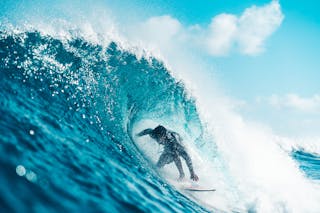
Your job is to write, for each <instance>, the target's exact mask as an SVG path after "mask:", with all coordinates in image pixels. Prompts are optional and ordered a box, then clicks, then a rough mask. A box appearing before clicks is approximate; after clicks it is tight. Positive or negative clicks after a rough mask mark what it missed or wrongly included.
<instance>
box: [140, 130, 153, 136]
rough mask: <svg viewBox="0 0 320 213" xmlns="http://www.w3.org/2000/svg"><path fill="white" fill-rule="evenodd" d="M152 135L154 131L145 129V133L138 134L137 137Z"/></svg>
mask: <svg viewBox="0 0 320 213" xmlns="http://www.w3.org/2000/svg"><path fill="white" fill-rule="evenodd" d="M151 133H152V129H145V130H143V131H141V132H140V133H138V134H137V136H139V137H141V136H144V135H150V134H151Z"/></svg>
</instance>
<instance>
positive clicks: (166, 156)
mask: <svg viewBox="0 0 320 213" xmlns="http://www.w3.org/2000/svg"><path fill="white" fill-rule="evenodd" d="M173 160H174V156H173V155H172V154H171V153H166V152H164V153H162V155H161V156H160V158H159V160H158V163H157V167H158V168H162V167H163V166H164V165H166V164H168V163H171V162H173Z"/></svg>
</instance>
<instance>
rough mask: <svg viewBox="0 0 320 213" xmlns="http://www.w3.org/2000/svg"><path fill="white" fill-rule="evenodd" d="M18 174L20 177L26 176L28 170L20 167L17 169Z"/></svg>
mask: <svg viewBox="0 0 320 213" xmlns="http://www.w3.org/2000/svg"><path fill="white" fill-rule="evenodd" d="M16 173H17V175H19V176H24V175H25V174H26V169H25V168H24V166H22V165H18V166H17V168H16Z"/></svg>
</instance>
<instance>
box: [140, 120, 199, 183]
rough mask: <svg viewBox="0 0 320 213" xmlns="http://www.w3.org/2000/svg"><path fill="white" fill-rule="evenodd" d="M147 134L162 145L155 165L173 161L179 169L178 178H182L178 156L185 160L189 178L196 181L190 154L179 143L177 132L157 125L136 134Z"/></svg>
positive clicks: (179, 138) (161, 165)
mask: <svg viewBox="0 0 320 213" xmlns="http://www.w3.org/2000/svg"><path fill="white" fill-rule="evenodd" d="M144 135H149V136H150V137H151V138H152V139H154V140H156V141H157V142H158V143H159V144H161V145H163V146H164V150H163V153H162V154H161V156H160V158H159V160H158V162H157V167H158V168H162V167H163V166H164V165H166V164H169V163H172V162H174V163H175V165H176V166H177V168H178V170H179V174H180V176H179V180H182V179H183V178H184V176H185V175H184V172H183V168H182V163H181V160H180V156H181V157H182V158H183V159H184V160H185V161H186V164H187V166H188V168H189V171H190V175H191V176H190V179H191V180H194V181H198V180H199V178H198V176H197V175H196V174H195V173H194V170H193V166H192V161H191V158H190V156H189V155H188V153H187V152H186V150H185V147H184V146H183V145H182V144H181V141H182V139H181V137H180V135H179V134H178V133H176V132H172V131H169V130H167V129H166V128H165V127H163V126H161V125H159V126H157V127H156V128H154V129H145V130H143V131H141V132H140V133H138V134H137V136H139V137H141V136H144Z"/></svg>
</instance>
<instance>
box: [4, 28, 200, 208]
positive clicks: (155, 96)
mask: <svg viewBox="0 0 320 213" xmlns="http://www.w3.org/2000/svg"><path fill="white" fill-rule="evenodd" d="M0 81H1V92H0V96H1V104H0V114H1V119H0V126H1V137H0V141H1V146H0V164H1V170H2V171H1V175H0V194H1V197H0V209H1V212H22V211H23V212H29V211H30V212H43V211H51V210H54V211H59V212H66V211H73V212H77V211H85V212H101V211H103V212H117V211H123V212H126V211H144V212H150V211H151V212H191V211H196V212H205V211H206V210H205V209H203V208H202V207H201V206H199V205H198V204H196V203H194V202H193V201H191V200H190V199H188V198H187V197H185V196H184V195H182V194H180V193H179V192H177V191H176V190H174V189H173V188H172V187H171V186H170V185H168V184H166V183H165V182H164V181H163V179H162V178H161V177H160V176H159V174H158V173H157V172H156V170H155V169H154V168H153V166H152V165H151V164H150V163H149V162H148V161H147V160H146V159H145V157H144V156H143V154H142V153H140V152H139V150H138V149H137V148H136V146H135V145H134V143H133V141H132V128H133V126H134V124H135V123H136V122H139V121H140V120H142V119H154V120H157V119H160V118H162V119H164V118H165V117H167V118H169V117H170V118H171V121H172V122H173V123H174V122H175V120H174V119H176V121H177V122H180V124H181V125H183V127H184V129H189V131H191V130H190V129H191V128H190V125H192V129H196V131H200V129H201V125H200V122H199V118H198V114H197V111H196V108H195V104H194V101H193V100H192V99H190V98H188V97H187V96H186V93H185V90H184V87H183V84H181V83H179V82H177V81H176V80H175V79H174V78H172V77H171V75H170V74H169V72H168V71H167V70H166V68H165V67H164V66H163V64H162V63H161V62H159V61H157V60H155V59H153V58H143V57H142V58H137V57H136V56H135V55H134V54H132V53H129V52H128V51H124V50H122V49H121V48H119V47H118V45H117V44H116V43H114V42H112V43H110V44H109V45H108V46H107V47H103V46H100V45H96V44H92V43H89V42H87V41H86V40H84V39H82V38H73V39H69V40H59V39H57V38H53V37H50V36H48V35H43V34H41V33H39V32H37V31H26V32H19V33H18V32H12V31H11V32H8V31H4V30H3V31H2V32H0ZM177 116H178V117H177ZM194 131H195V130H194ZM4 210H5V211H4Z"/></svg>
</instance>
